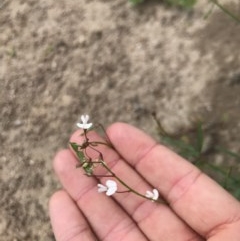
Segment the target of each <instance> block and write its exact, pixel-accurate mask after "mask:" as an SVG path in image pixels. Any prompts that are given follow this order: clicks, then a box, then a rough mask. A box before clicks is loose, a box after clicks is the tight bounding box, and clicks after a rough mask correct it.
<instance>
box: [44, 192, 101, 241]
mask: <svg viewBox="0 0 240 241" xmlns="http://www.w3.org/2000/svg"><path fill="white" fill-rule="evenodd" d="M49 211H50V218H51V223H52V227H53V232H54V235H55V238H56V240H57V241H74V240H81V241H93V240H97V239H96V238H95V236H94V235H93V233H92V231H91V229H90V227H89V225H88V223H87V221H86V220H85V218H84V217H83V215H82V214H81V212H80V211H79V209H78V208H77V206H76V204H75V203H74V201H73V200H72V199H71V198H70V197H69V195H68V194H67V193H66V192H65V191H58V192H56V193H55V194H53V196H52V197H51V199H50V202H49Z"/></svg>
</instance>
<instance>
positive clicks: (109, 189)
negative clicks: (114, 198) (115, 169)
mask: <svg viewBox="0 0 240 241" xmlns="http://www.w3.org/2000/svg"><path fill="white" fill-rule="evenodd" d="M116 191H117V183H116V182H115V181H113V180H107V181H106V186H104V185H102V184H98V192H106V195H107V196H111V195H113V194H114V193H115V192H116Z"/></svg>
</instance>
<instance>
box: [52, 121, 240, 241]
mask: <svg viewBox="0 0 240 241" xmlns="http://www.w3.org/2000/svg"><path fill="white" fill-rule="evenodd" d="M80 133H81V131H80V130H79V131H76V132H75V133H74V134H73V136H72V137H71V141H72V142H77V143H82V141H83V139H82V137H81V136H80ZM107 133H108V136H109V138H110V140H111V142H112V143H113V145H114V147H115V148H116V150H117V151H118V153H119V154H120V155H121V157H120V156H119V154H118V153H116V152H115V151H113V150H112V149H110V148H108V147H106V146H101V147H100V149H101V152H102V153H103V156H104V160H105V161H106V162H107V163H109V165H111V167H112V170H114V172H115V173H117V174H118V175H119V176H121V178H122V179H123V180H125V181H126V182H127V183H129V184H131V186H132V187H133V188H135V189H136V190H140V191H141V192H145V190H149V189H151V188H150V187H154V188H156V189H158V190H159V192H160V194H161V195H162V197H163V198H164V200H166V201H167V202H168V205H166V204H159V203H154V202H151V201H147V200H145V199H142V198H140V197H138V196H135V195H134V194H132V193H119V194H118V193H116V194H114V195H113V196H112V197H107V196H106V195H104V194H99V193H98V192H97V183H99V182H104V180H106V178H104V177H102V178H100V180H97V179H95V178H93V177H87V176H86V175H84V172H83V170H82V169H81V168H79V169H76V167H75V166H76V163H77V160H76V158H75V156H74V154H73V153H72V151H71V150H63V151H61V152H59V153H58V154H57V155H56V157H55V159H54V170H55V172H56V174H57V176H58V178H59V179H60V182H61V183H62V185H63V188H64V190H61V191H58V192H56V193H55V194H54V195H53V196H52V197H51V199H50V203H49V209H50V217H51V223H52V227H53V231H54V234H55V237H56V240H57V241H76V240H79V241H92V240H110V241H113V240H114V241H118V240H119V241H120V240H124V241H142V240H144V241H145V240H152V241H155V240H158V241H161V240H164V241H190V240H191V241H193V240H194V241H200V240H208V241H239V240H240V204H239V202H238V201H237V200H236V199H234V198H233V197H232V196H231V195H230V194H229V193H227V192H226V191H225V190H224V189H222V188H221V187H220V186H219V185H218V184H217V183H215V182H214V181H213V180H212V179H210V178H209V177H208V176H206V175H205V174H203V173H201V172H200V170H199V169H197V168H196V167H195V166H194V165H192V164H191V163H189V162H188V161H186V160H184V159H183V158H181V157H180V156H178V155H177V154H175V153H173V152H172V151H170V150H169V149H167V148H166V147H164V146H162V145H159V144H156V142H155V141H154V140H153V139H152V138H150V137H149V136H147V135H146V134H145V133H143V132H142V131H140V130H138V129H136V128H134V127H132V126H129V125H127V124H123V123H116V124H113V125H112V126H111V127H109V128H108V130H107ZM88 137H89V138H90V139H92V138H93V139H94V140H95V139H96V138H98V137H97V134H96V133H94V132H89V136H88Z"/></svg>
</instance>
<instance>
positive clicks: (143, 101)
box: [0, 0, 240, 241]
mask: <svg viewBox="0 0 240 241" xmlns="http://www.w3.org/2000/svg"><path fill="white" fill-rule="evenodd" d="M225 2H226V1H225ZM228 3H229V5H228V7H230V8H232V9H236V6H237V5H235V4H234V2H232V3H231V4H230V1H228ZM208 9H209V6H208V5H206V3H204V1H203V2H201V4H198V5H197V6H196V7H195V8H194V10H192V11H190V10H189V11H183V10H180V9H176V8H169V7H167V6H166V5H164V4H160V3H159V2H158V1H149V3H147V4H144V5H142V6H140V7H132V6H131V5H130V4H129V3H128V2H127V1H126V0H118V1H107V0H99V1H90V0H78V1H75V0H58V1H54V0H45V1H44V0H43V1H37V0H9V1H7V0H6V1H4V0H2V1H1V2H0V110H1V117H0V118H1V119H0V142H1V144H2V148H1V149H0V178H1V183H0V190H1V198H0V207H1V209H0V239H1V240H4V241H19V240H24V241H27V240H29V241H30V240H31V241H32V240H40V241H47V240H54V238H53V234H52V231H51V227H50V223H49V217H48V210H47V204H48V200H49V197H50V195H51V194H52V193H53V192H54V190H56V189H57V188H59V184H58V182H57V180H56V178H55V176H54V173H53V171H52V158H53V156H54V154H55V153H56V151H57V150H59V149H61V148H64V147H66V146H67V142H68V137H69V136H70V134H71V133H72V132H73V131H74V130H75V129H76V127H75V123H76V121H77V120H78V119H79V116H80V114H83V113H89V114H90V115H91V116H92V118H93V120H94V121H95V122H101V123H102V124H104V125H105V126H107V125H109V124H110V123H112V122H116V121H125V122H128V123H130V124H133V125H136V126H138V127H139V128H141V129H144V130H146V131H147V132H148V133H149V134H151V135H153V136H155V137H156V134H155V133H156V129H155V128H156V127H155V125H154V122H153V121H152V119H151V117H150V116H149V114H148V112H149V111H156V112H157V115H158V117H159V118H160V119H161V121H162V123H163V125H164V126H165V128H166V129H167V130H168V131H171V132H172V133H175V132H179V131H180V132H181V131H185V130H187V129H189V128H190V127H191V126H192V123H193V121H194V119H196V118H201V119H203V120H204V122H205V123H207V124H208V125H211V127H212V129H211V130H212V132H214V135H216V134H217V137H218V138H217V140H218V141H219V140H222V139H224V140H226V142H227V143H228V145H229V146H230V147H231V148H233V149H234V150H236V151H239V143H238V140H239V137H238V136H239V133H240V122H239V119H240V118H239V117H240V112H239V106H240V95H239V93H240V69H239V64H240V52H239V43H240V25H239V24H236V23H235V22H233V21H232V20H231V19H229V18H228V17H226V16H225V15H224V14H222V13H221V12H220V11H219V10H218V9H214V12H213V13H212V15H211V16H210V17H209V18H208V19H207V20H204V19H203V16H204V14H205V13H206V12H207V10H208ZM220 122H221V123H223V125H221V127H219V126H218V124H219V123H220ZM218 158H221V157H219V156H218Z"/></svg>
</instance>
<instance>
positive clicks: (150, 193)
mask: <svg viewBox="0 0 240 241" xmlns="http://www.w3.org/2000/svg"><path fill="white" fill-rule="evenodd" d="M145 196H146V197H147V198H152V197H153V193H152V192H150V191H146V195H145Z"/></svg>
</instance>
